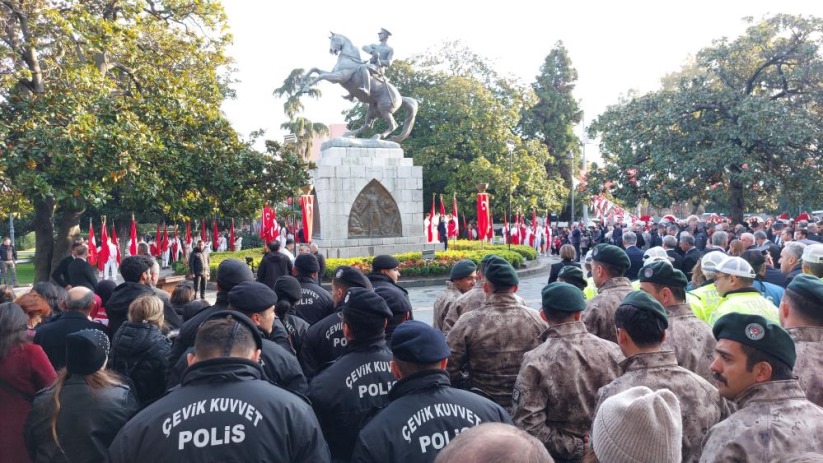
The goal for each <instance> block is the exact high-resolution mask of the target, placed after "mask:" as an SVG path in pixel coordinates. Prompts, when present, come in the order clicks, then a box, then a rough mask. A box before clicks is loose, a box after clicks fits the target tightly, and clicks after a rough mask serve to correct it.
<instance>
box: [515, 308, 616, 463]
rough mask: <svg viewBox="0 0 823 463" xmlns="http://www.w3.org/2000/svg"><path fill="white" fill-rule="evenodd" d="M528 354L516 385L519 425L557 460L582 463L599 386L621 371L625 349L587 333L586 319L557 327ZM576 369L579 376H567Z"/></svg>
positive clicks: (575, 373) (543, 337)
mask: <svg viewBox="0 0 823 463" xmlns="http://www.w3.org/2000/svg"><path fill="white" fill-rule="evenodd" d="M540 339H541V340H543V341H544V342H543V344H541V345H539V346H538V347H537V348H536V349H534V350H532V351H530V352H528V353H526V355H525V356H524V357H523V366H522V367H520V374H519V375H518V377H517V382H516V383H515V385H514V392H513V394H512V399H513V400H514V412H513V414H512V418H513V419H514V423H515V424H516V425H517V426H518V427H520V428H522V429H524V430H525V431H526V432H528V433H529V434H531V435H533V436H535V437H537V438H538V439H539V440H540V441H541V442H543V444H544V445H545V446H546V449H548V451H549V453H551V455H552V457H554V459H555V461H557V462H565V461H570V462H571V461H574V462H579V461H581V459H582V458H583V454H584V453H585V445H584V437H585V436H586V435H587V434H589V432H590V430H591V425H592V418H593V417H594V405H595V403H596V401H597V390H598V389H600V388H601V387H603V386H605V385H606V384H609V383H610V382H612V381H613V380H614V379H615V378H617V376H618V375H619V374H620V369H619V366H618V364H619V363H620V361H621V360H623V354H622V353H621V352H620V348H619V347H617V344H615V343H613V342H609V341H606V340H604V339H600V338H598V337H597V336H595V335H593V334H590V333H589V332H587V331H586V325H584V324H583V322H582V321H578V322H572V323H564V324H561V325H555V326H552V327H550V328H549V329H548V330H546V331H545V332H544V333H543V334H542V335H540ZM569 372H574V374H568V373H569Z"/></svg>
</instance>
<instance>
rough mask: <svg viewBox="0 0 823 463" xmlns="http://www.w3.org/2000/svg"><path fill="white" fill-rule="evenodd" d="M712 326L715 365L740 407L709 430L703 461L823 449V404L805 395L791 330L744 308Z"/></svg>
mask: <svg viewBox="0 0 823 463" xmlns="http://www.w3.org/2000/svg"><path fill="white" fill-rule="evenodd" d="M713 332H714V336H715V338H716V339H717V357H716V358H715V361H714V363H712V371H713V372H714V375H715V380H716V384H717V387H718V389H719V390H720V394H722V395H723V397H726V398H727V399H732V400H734V401H735V403H736V404H737V412H735V413H734V414H733V415H731V416H730V417H729V418H728V419H726V420H724V421H722V422H720V423H718V424H717V425H715V426H714V427H713V428H711V429H710V430H709V433H708V434H707V435H706V439H705V445H704V446H703V456H702V457H701V459H700V461H701V462H726V461H778V460H781V461H783V458H786V457H787V456H790V455H799V454H803V453H815V454H821V453H823V439H821V437H820V436H823V409H821V408H820V407H817V406H815V405H814V404H812V403H811V402H809V400H808V399H806V396H805V394H804V393H803V390H802V389H801V387H800V382H799V381H798V380H797V379H794V374H793V372H792V368H793V367H794V365H795V360H796V358H797V354H796V352H795V345H794V341H792V338H791V336H790V335H789V333H787V332H786V331H785V330H784V329H783V328H781V327H780V325H778V324H776V323H774V322H772V321H770V320H767V319H766V318H764V317H762V316H760V315H748V314H741V313H730V314H728V315H725V316H723V317H721V318H720V319H719V320H718V321H717V323H716V324H715V325H714V328H713ZM786 461H788V460H786Z"/></svg>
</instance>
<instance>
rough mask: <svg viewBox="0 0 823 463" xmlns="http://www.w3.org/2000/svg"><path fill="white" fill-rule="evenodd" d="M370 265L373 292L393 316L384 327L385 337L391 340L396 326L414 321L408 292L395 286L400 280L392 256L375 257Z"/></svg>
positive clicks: (396, 263)
mask: <svg viewBox="0 0 823 463" xmlns="http://www.w3.org/2000/svg"><path fill="white" fill-rule="evenodd" d="M371 265H372V271H371V273H369V275H368V278H369V281H371V284H372V286H373V287H374V292H375V293H377V294H378V295H379V296H380V297H382V298H383V300H385V301H386V304H388V306H389V309H390V310H391V311H392V314H393V315H392V318H391V319H390V320H389V324H388V326H386V337H387V338H389V339H391V335H392V333H393V332H394V328H395V327H397V325H399V324H401V323H403V322H404V321H406V320H413V319H414V315H413V314H412V305H411V301H410V300H409V292H408V291H406V290H405V288H403V287H401V286H398V285H397V280H399V279H400V261H398V260H397V259H396V258H395V257H394V256H389V255H380V256H375V258H374V260H372V264H371Z"/></svg>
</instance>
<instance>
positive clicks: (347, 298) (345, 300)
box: [343, 293, 351, 304]
mask: <svg viewBox="0 0 823 463" xmlns="http://www.w3.org/2000/svg"><path fill="white" fill-rule="evenodd" d="M349 296H351V294H350V293H346V298H345V299H343V304H347V303H348V302H349Z"/></svg>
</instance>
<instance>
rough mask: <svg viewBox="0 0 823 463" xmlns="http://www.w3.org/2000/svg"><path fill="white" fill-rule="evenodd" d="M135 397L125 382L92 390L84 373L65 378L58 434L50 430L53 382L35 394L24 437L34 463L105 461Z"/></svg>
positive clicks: (131, 412) (134, 408) (134, 406)
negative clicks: (50, 385) (57, 440)
mask: <svg viewBox="0 0 823 463" xmlns="http://www.w3.org/2000/svg"><path fill="white" fill-rule="evenodd" d="M137 409H138V404H137V399H136V398H135V397H134V394H132V391H131V390H130V389H129V388H128V387H127V386H124V385H117V386H111V387H104V388H100V389H96V390H92V389H91V388H90V387H89V386H88V384H86V380H85V377H84V376H80V375H71V376H69V377H68V378H66V382H65V384H64V385H63V389H61V391H60V414H59V415H58V416H57V437H58V439H59V440H60V447H62V450H60V447H58V446H57V444H56V443H55V442H54V438H53V437H52V434H51V420H52V416H54V386H52V387H48V388H46V389H43V390H42V391H40V392H39V393H38V394H37V396H36V397H35V398H34V403H33V404H32V408H31V413H29V416H28V417H27V419H26V425H25V430H24V435H23V437H24V438H25V442H26V448H27V450H28V452H29V456H30V457H31V460H32V461H33V462H34V463H62V462H69V461H85V462H93V461H104V460H105V458H106V453H107V449H108V448H109V445H111V442H112V440H114V436H115V435H116V434H117V431H119V430H120V428H122V427H123V425H124V424H126V421H128V420H129V418H131V417H132V415H134V413H136V412H137Z"/></svg>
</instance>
